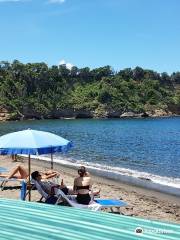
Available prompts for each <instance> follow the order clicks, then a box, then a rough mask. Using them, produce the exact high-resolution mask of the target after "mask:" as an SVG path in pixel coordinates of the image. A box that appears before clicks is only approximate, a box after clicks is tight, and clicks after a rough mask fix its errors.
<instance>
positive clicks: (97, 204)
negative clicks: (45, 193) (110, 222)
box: [56, 189, 127, 212]
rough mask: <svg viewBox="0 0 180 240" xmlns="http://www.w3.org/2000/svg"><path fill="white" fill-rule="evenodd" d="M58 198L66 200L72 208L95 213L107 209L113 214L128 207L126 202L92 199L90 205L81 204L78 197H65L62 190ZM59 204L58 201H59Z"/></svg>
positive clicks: (58, 193) (59, 191) (58, 191)
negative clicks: (115, 209)
mask: <svg viewBox="0 0 180 240" xmlns="http://www.w3.org/2000/svg"><path fill="white" fill-rule="evenodd" d="M56 194H57V196H58V200H59V199H64V200H65V201H66V202H67V203H68V204H69V205H70V206H71V207H76V208H87V209H90V210H93V211H99V210H103V209H106V208H110V209H111V211H112V212H114V211H113V208H114V207H115V208H118V209H119V210H120V208H121V207H125V206H127V203H126V202H123V201H120V200H115V199H94V200H93V199H92V200H91V202H90V204H89V205H84V204H79V203H77V201H76V195H65V194H64V193H63V192H62V191H61V190H60V189H58V190H57V193H56ZM57 203H58V201H57Z"/></svg>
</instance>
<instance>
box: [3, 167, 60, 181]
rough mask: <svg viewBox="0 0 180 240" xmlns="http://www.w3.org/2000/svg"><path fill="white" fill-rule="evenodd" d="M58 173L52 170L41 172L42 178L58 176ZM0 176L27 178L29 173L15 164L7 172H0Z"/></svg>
mask: <svg viewBox="0 0 180 240" xmlns="http://www.w3.org/2000/svg"><path fill="white" fill-rule="evenodd" d="M59 176H60V173H59V172H57V171H54V170H48V171H43V172H42V179H49V178H53V177H59ZM0 177H2V178H6V179H10V178H17V179H28V177H29V174H28V172H27V170H26V169H25V168H24V167H23V166H21V165H17V166H16V167H15V168H13V169H12V170H10V172H9V173H6V174H4V173H0Z"/></svg>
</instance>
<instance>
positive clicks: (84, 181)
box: [73, 166, 92, 205]
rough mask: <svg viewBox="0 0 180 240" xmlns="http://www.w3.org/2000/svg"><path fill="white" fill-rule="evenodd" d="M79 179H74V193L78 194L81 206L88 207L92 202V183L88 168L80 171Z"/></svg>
mask: <svg viewBox="0 0 180 240" xmlns="http://www.w3.org/2000/svg"><path fill="white" fill-rule="evenodd" d="M78 174H79V177H77V178H75V179H74V188H73V189H74V192H76V193H77V198H76V200H77V202H78V203H80V204H85V205H88V204H89V203H90V201H91V196H90V194H89V191H90V190H91V188H92V181H91V177H90V175H89V173H87V172H86V168H85V167H84V166H83V167H81V168H79V169H78Z"/></svg>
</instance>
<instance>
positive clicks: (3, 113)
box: [0, 108, 11, 121]
mask: <svg viewBox="0 0 180 240" xmlns="http://www.w3.org/2000/svg"><path fill="white" fill-rule="evenodd" d="M10 119H11V114H10V113H9V112H8V110H6V109H5V108H0V121H7V120H10Z"/></svg>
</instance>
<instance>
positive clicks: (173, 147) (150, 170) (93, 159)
mask: <svg viewBox="0 0 180 240" xmlns="http://www.w3.org/2000/svg"><path fill="white" fill-rule="evenodd" d="M27 128H31V129H35V130H42V131H49V132H52V133H55V134H58V135H60V136H62V137H64V138H66V139H68V140H71V141H72V142H73V144H74V147H73V149H72V150H70V151H69V152H68V153H67V154H66V155H64V154H63V155H62V154H56V155H55V156H54V158H55V161H56V162H60V163H61V164H64V165H71V166H79V165H82V164H83V165H86V166H88V168H89V169H90V170H91V171H92V172H94V173H96V174H98V175H101V176H106V177H109V178H114V179H116V180H118V179H119V180H124V181H125V182H132V183H136V184H137V185H138V184H140V185H144V186H150V185H152V184H153V183H155V184H156V185H157V186H158V184H162V185H164V186H166V187H168V186H169V187H175V188H177V190H178V191H179V193H180V117H171V118H147V119H103V120H97V119H77V120H74V119H67V120H40V121H20V122H5V123H1V124H0V135H3V134H6V133H9V132H14V131H19V130H23V129H27ZM44 159H45V160H48V159H49V158H48V156H45V158H44ZM160 187H161V186H160Z"/></svg>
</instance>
